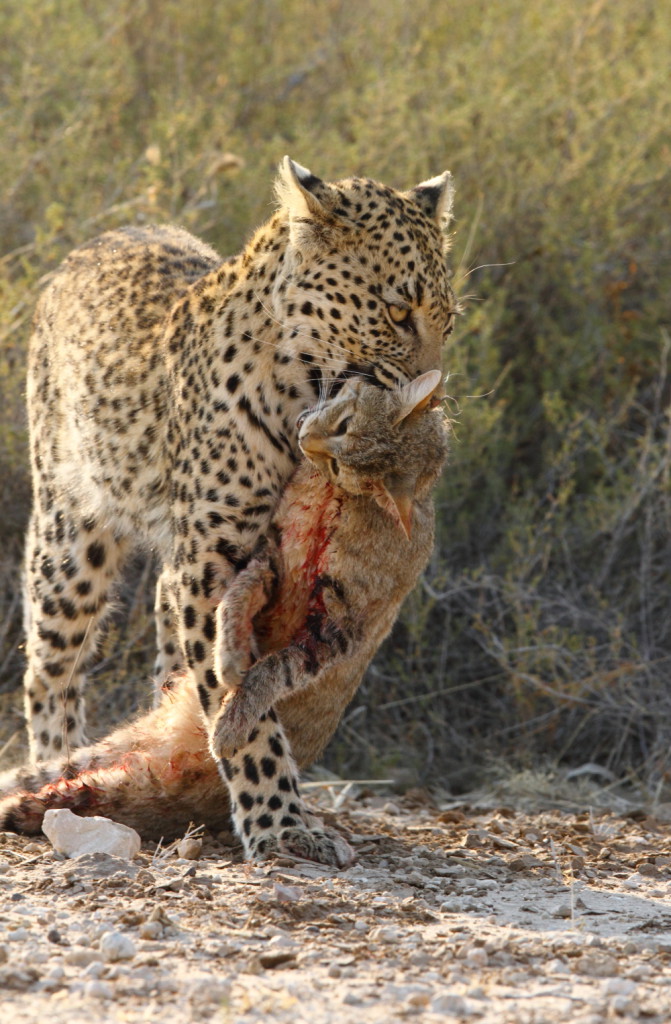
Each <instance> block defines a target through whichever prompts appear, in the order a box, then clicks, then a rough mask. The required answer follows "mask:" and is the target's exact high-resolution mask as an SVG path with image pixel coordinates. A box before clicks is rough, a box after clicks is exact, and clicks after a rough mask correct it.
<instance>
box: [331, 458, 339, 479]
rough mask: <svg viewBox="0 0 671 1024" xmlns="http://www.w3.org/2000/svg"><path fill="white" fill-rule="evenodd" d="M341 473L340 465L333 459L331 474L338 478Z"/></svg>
mask: <svg viewBox="0 0 671 1024" xmlns="http://www.w3.org/2000/svg"><path fill="white" fill-rule="evenodd" d="M339 472H340V466H339V465H338V463H337V460H336V459H331V473H332V474H333V476H337V475H338V473H339Z"/></svg>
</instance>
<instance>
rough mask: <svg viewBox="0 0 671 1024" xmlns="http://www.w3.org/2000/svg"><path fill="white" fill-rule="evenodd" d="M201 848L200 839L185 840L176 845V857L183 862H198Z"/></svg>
mask: <svg viewBox="0 0 671 1024" xmlns="http://www.w3.org/2000/svg"><path fill="white" fill-rule="evenodd" d="M202 848H203V840H202V839H191V838H185V839H182V840H181V841H180V842H179V843H178V844H177V856H178V857H182V858H183V859H184V860H198V858H199V857H200V851H201V850H202Z"/></svg>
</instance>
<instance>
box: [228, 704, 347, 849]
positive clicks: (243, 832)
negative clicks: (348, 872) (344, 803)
mask: <svg viewBox="0 0 671 1024" xmlns="http://www.w3.org/2000/svg"><path fill="white" fill-rule="evenodd" d="M220 765H221V772H222V775H223V778H224V779H225V781H226V784H227V786H228V789H229V792H230V796H231V814H232V818H233V824H234V826H235V830H236V832H237V833H238V835H239V836H240V839H241V840H242V845H243V847H244V851H245V856H246V858H247V859H248V860H264V859H266V858H267V857H271V856H276V855H280V854H289V855H291V856H294V857H300V858H302V859H303V860H312V861H316V862H318V863H319V864H330V865H333V866H334V867H339V868H343V867H347V866H348V865H349V864H351V863H352V862H353V861H354V858H355V854H354V851H353V850H352V848H351V847H350V845H349V843H348V842H347V841H346V840H345V839H344V838H343V837H342V836H341V835H340V833H339V832H336V831H335V830H334V829H330V828H327V827H326V826H325V825H324V824H323V823H322V822H321V820H320V819H319V818H318V817H316V816H315V815H314V814H312V813H311V812H310V811H309V810H308V809H307V807H306V806H305V804H304V802H303V800H302V798H301V796H300V792H299V788H298V772H297V770H296V765H295V763H294V760H293V757H292V756H291V751H290V747H289V741H288V740H287V737H286V735H285V733H284V730H283V728H282V725H281V723H280V721H279V719H278V717H277V715H276V713H275V712H274V711H273V710H272V709H271V710H270V711H269V712H268V713H267V714H264V715H262V716H261V718H260V719H259V721H258V723H257V725H256V726H255V728H254V729H253V730H252V732H251V734H250V736H249V739H248V741H247V743H246V744H245V745H244V746H243V747H241V748H240V749H239V750H236V751H234V753H233V754H232V755H231V756H230V757H228V758H222V760H221V761H220Z"/></svg>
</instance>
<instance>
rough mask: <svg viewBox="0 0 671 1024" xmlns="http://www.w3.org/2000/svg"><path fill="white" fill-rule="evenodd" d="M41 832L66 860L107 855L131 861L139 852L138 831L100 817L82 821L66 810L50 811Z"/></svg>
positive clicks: (46, 815)
mask: <svg viewBox="0 0 671 1024" xmlns="http://www.w3.org/2000/svg"><path fill="white" fill-rule="evenodd" d="M42 831H43V832H44V834H45V836H46V837H47V839H48V840H49V842H50V843H51V845H52V846H53V847H54V849H55V850H57V851H58V852H59V853H63V854H65V856H66V857H78V856H79V855H80V854H83V853H107V854H110V856H113V857H121V858H125V859H127V860H132V858H133V857H134V856H135V855H136V854H137V853H139V850H140V837H139V835H138V834H137V832H136V831H135V829H132V828H128V826H127V825H120V824H119V823H118V822H116V821H110V820H109V818H101V817H99V816H97V815H94V816H93V817H90V818H80V817H79V816H78V815H76V814H73V813H72V811H70V810H68V809H67V808H59V809H58V810H49V811H47V812H46V813H45V815H44V821H43V823H42Z"/></svg>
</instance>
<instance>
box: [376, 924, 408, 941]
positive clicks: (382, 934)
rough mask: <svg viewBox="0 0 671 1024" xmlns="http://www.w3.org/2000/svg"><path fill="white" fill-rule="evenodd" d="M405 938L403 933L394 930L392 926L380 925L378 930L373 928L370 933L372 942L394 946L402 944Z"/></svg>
mask: <svg viewBox="0 0 671 1024" xmlns="http://www.w3.org/2000/svg"><path fill="white" fill-rule="evenodd" d="M402 938H403V933H402V932H401V931H400V929H398V928H392V927H390V926H385V925H380V927H378V928H373V930H372V931H371V933H370V939H371V942H388V943H391V944H394V943H396V942H400V941H401V939H402Z"/></svg>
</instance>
